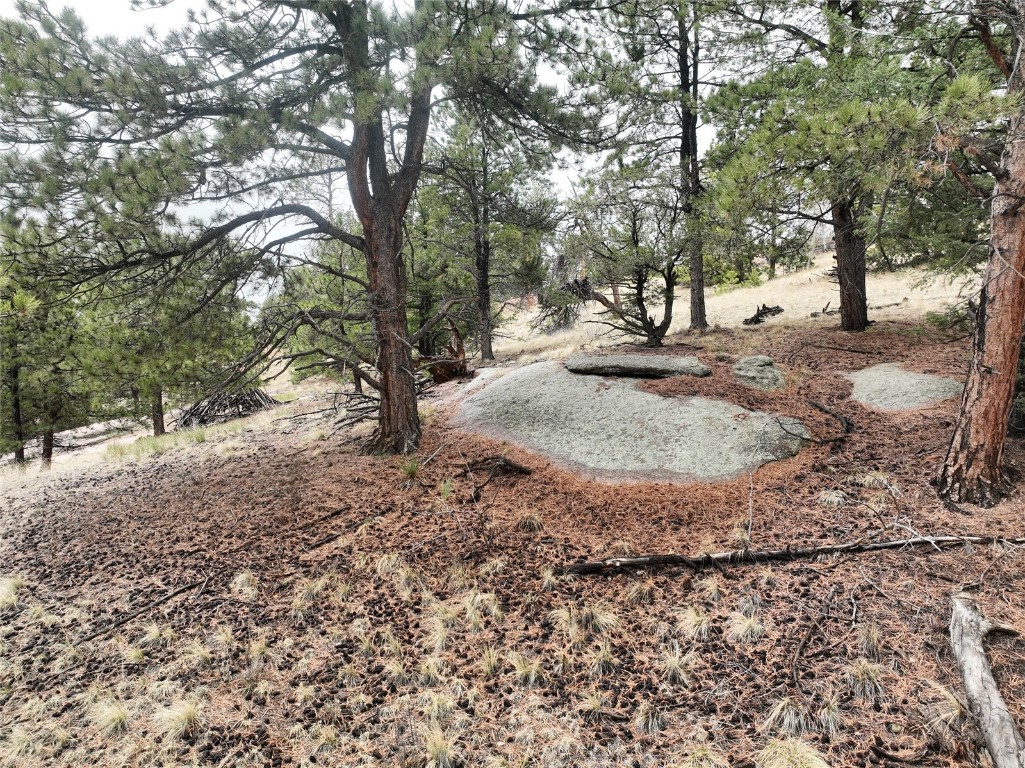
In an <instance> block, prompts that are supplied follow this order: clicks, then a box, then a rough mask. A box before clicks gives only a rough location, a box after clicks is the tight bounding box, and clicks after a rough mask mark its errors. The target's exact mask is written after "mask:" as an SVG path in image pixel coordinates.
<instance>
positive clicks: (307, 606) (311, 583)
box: [292, 576, 331, 621]
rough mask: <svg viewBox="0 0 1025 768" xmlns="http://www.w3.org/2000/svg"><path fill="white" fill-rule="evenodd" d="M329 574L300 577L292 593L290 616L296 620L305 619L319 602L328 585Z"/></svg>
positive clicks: (329, 581) (329, 580)
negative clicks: (309, 577) (306, 577)
mask: <svg viewBox="0 0 1025 768" xmlns="http://www.w3.org/2000/svg"><path fill="white" fill-rule="evenodd" d="M330 583H331V578H330V577H329V576H320V577H318V578H315V579H300V580H299V581H298V582H297V583H296V585H295V592H294V594H293V595H292V616H293V617H294V618H295V619H296V620H297V621H302V620H303V619H305V618H306V617H307V616H308V615H309V613H310V612H311V611H312V610H313V609H314V608H315V607H316V606H317V605H318V604H319V603H320V602H321V598H322V597H323V595H324V593H325V592H326V591H327V588H328V587H329V586H330Z"/></svg>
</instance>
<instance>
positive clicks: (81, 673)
mask: <svg viewBox="0 0 1025 768" xmlns="http://www.w3.org/2000/svg"><path fill="white" fill-rule="evenodd" d="M835 324H836V323H835V318H823V319H820V320H816V321H802V322H799V323H793V324H782V323H776V324H774V323H771V322H770V324H768V325H767V326H765V327H761V328H757V329H753V330H751V329H744V330H739V329H737V330H729V329H718V330H714V331H712V332H709V333H707V334H703V335H696V334H690V335H679V336H676V337H674V338H673V339H671V344H670V345H669V347H668V348H667V353H669V354H688V355H696V356H697V357H699V358H700V359H701V360H702V361H703V362H705V363H706V364H708V365H709V366H711V367H712V368H713V370H714V371H716V372H719V371H720V369H723V368H724V367H728V366H729V365H730V362H731V360H732V359H734V358H735V357H736V356H738V355H742V354H750V353H751V352H753V351H758V352H761V353H764V354H768V355H770V356H772V357H773V358H774V359H775V360H776V361H777V363H778V364H780V365H781V367H783V368H784V369H785V370H787V371H788V385H787V386H786V388H784V389H782V390H779V391H777V392H774V393H763V392H756V391H753V390H751V389H749V388H746V387H743V386H742V385H739V384H737V385H735V386H734V385H730V384H724V383H723V382H724V381H726V380H727V379H728V377H726V376H725V375H723V376H716V375H714V374H713V376H712V377H709V378H708V379H690V378H673V379H666V380H662V381H659V382H651V383H649V384H647V385H645V386H646V387H647V388H648V389H649V390H650V391H652V392H656V393H658V394H661V395H664V396H666V397H685V396H690V395H704V396H713V397H717V398H721V399H725V400H729V401H732V402H735V403H737V404H739V405H741V406H744V407H746V408H754V409H758V410H765V411H771V412H773V413H779V414H784V415H791V416H794V417H797V418H799V419H801V421H802V422H804V423H805V424H806V425H807V426H808V428H809V430H810V431H811V433H812V435H813V436H814V437H815V438H817V439H819V440H821V441H822V442H819V443H814V444H810V445H808V446H807V447H806V448H804V449H803V450H802V451H801V452H800V453H799V454H798V455H797V456H795V457H794V458H792V459H788V460H785V461H780V462H776V463H773V464H770V465H767V466H764V467H762V468H761V469H759V470H757V471H755V472H753V473H750V474H745V475H743V476H741V477H737V478H735V479H733V480H729V481H725V482H718V483H705V484H690V485H684V484H668V483H663V484H659V483H647V482H637V483H629V484H603V483H600V482H595V481H593V480H589V479H586V478H583V477H581V476H578V475H575V474H573V473H572V472H569V471H567V470H564V469H560V468H559V467H557V466H554V465H552V464H551V463H549V462H547V461H546V460H544V459H543V458H541V457H539V456H537V455H535V454H531V453H529V452H526V451H524V450H521V449H519V448H517V447H515V446H513V445H510V444H506V443H502V442H498V441H494V440H489V439H486V438H483V437H478V436H471V435H467V434H465V433H463V432H460V431H458V430H456V429H454V428H453V427H452V426H451V425H450V424H449V421H448V417H447V406H443V405H439V404H437V403H440V402H441V401H438V400H436V401H435V403H436V404H434V405H432V401H431V400H430V399H427V400H425V401H424V403H423V404H422V406H421V408H422V413H423V416H424V422H425V429H424V440H423V445H422V447H421V449H420V450H419V451H418V453H417V460H416V461H412V460H410V459H402V458H395V457H374V456H366V455H362V454H361V453H360V447H361V444H362V441H363V440H364V439H365V436H366V429H365V428H363V429H360V428H357V429H355V430H340V431H335V430H334V427H333V425H334V421H335V419H336V418H337V416H336V415H335V414H334V413H333V412H332V411H331V410H330V406H331V402H332V401H331V396H330V394H329V393H328V391H327V390H329V389H330V387H329V386H321V387H318V386H316V385H313V384H307V385H306V388H305V389H304V390H303V393H302V396H301V397H300V398H299V399H298V400H296V401H295V402H293V403H290V404H288V405H286V406H282V407H281V408H280V409H277V410H276V411H273V412H270V413H264V414H260V415H258V416H255V417H251V418H250V419H248V420H245V421H242V422H238V423H236V424H235V425H233V426H232V427H231V428H229V429H222V430H210V431H209V432H208V433H207V434H206V437H205V439H204V440H203V441H202V442H198V441H197V442H189V443H181V442H179V443H176V444H170V443H169V444H168V447H167V448H166V450H156V451H154V452H152V453H148V454H145V455H140V456H137V457H134V458H132V457H125V456H122V458H120V459H115V458H113V457H111V458H108V459H107V460H105V461H97V462H94V463H92V464H91V465H81V466H76V467H75V468H74V471H68V470H63V471H62V470H60V468H57V469H55V470H54V472H53V473H51V474H50V475H49V476H22V477H19V476H17V475H14V474H7V475H6V476H5V477H4V478H3V483H4V489H3V492H2V493H0V763H2V762H6V763H8V764H10V765H14V766H35V765H62V764H63V765H75V766H85V765H99V766H121V765H126V766H128V765H130V766H152V765H167V766H179V765H203V766H272V767H273V766H279V765H290V766H291V765H303V766H307V765H318V766H320V765H345V766H364V765H365V766H409V767H410V768H413V767H416V768H420V767H421V766H436V767H437V768H442V767H443V766H445V765H455V766H475V765H486V766H487V765H493V766H533V765H537V766H556V767H558V766H638V768H640V767H642V766H643V767H645V768H646V767H647V766H652V767H653V768H654V767H659V768H661V766H670V765H708V766H713V765H736V766H752V765H754V764H755V762H756V761H757V763H758V764H759V765H763V766H765V768H773V766H780V765H787V764H788V763H780V762H776V763H773V762H772V759H773V757H774V754H773V753H772V749H775V750H776V752H777V753H778V752H780V751H781V750H782V749H783V748H784V747H783V746H781V745H789V746H791V747H792V746H793V743H792V742H787V741H785V739H786V738H787V737H789V736H800V738H801V740H802V743H804V744H807V745H810V746H812V747H813V748H815V749H817V750H818V751H819V752H820V753H821V754H822V755H824V756H825V759H826V760H827V761H828V764H829V765H832V766H862V765H893V766H897V765H906V764H909V763H914V764H917V765H923V766H954V765H980V766H981V765H986V764H987V763H986V759H985V758H984V757H980V748H979V745H978V741H977V736H978V734H977V733H976V731H975V729H974V726H973V725H972V723H971V721H970V718H969V717H968V716H967V713H966V711H965V706H964V704H963V693H962V690H963V689H962V686H961V684H960V681H959V678H958V673H957V670H956V667H955V665H954V661H953V657H952V653H951V650H950V647H949V642H948V637H947V625H948V622H949V617H950V599H949V596H950V594H951V593H952V592H953V591H956V590H958V589H960V588H962V587H965V586H969V587H970V588H971V590H972V592H973V594H974V595H975V596H976V597H977V599H978V601H979V604H980V607H981V610H982V612H983V613H984V614H985V615H986V616H987V618H989V619H991V620H993V621H998V622H1001V623H1004V624H1008V625H1012V626H1016V627H1017V628H1019V629H1022V630H1025V605H1023V603H1022V600H1021V595H1022V594H1025V558H1023V555H1022V549H1021V548H1013V547H1009V546H1003V545H994V546H975V547H972V546H966V545H958V546H955V547H945V548H939V547H936V548H932V547H915V548H905V549H899V550H894V551H888V552H879V553H871V554H846V555H840V556H834V557H828V558H823V559H820V560H816V561H811V560H795V561H791V562H778V563H773V564H771V565H765V564H762V565H751V564H739V565H729V566H724V567H722V568H720V569H713V570H706V571H703V572H699V573H692V572H691V571H690V570H689V569H687V568H682V567H677V568H664V569H660V570H650V571H645V570H644V569H629V570H626V571H623V572H618V573H615V574H612V575H598V576H578V577H576V578H570V577H566V576H560V575H559V568H560V567H561V566H563V565H565V564H568V563H573V562H577V561H581V560H592V559H596V558H603V557H610V556H619V555H625V554H650V553H669V552H675V553H680V554H685V555H698V554H701V553H706V552H716V551H723V550H735V549H738V548H744V547H748V548H750V549H751V550H761V549H774V548H780V547H787V546H791V547H800V546H806V545H821V544H827V543H834V542H856V541H862V542H870V541H878V540H889V539H903V538H908V537H911V536H913V535H940V534H943V535H965V534H984V535H989V536H996V537H1020V536H1022V535H1023V534H1025V514H1023V512H1025V500H1023V498H1022V494H1021V492H1020V491H1017V492H1015V494H1014V495H1012V496H1011V498H1009V499H1007V500H1005V501H1004V502H1002V503H1001V504H999V505H998V506H996V507H994V508H991V509H981V508H974V507H953V506H946V505H944V504H943V503H941V502H940V501H939V500H938V498H937V497H936V494H935V491H934V489H933V486H932V485H931V480H932V478H933V476H934V475H935V473H936V470H937V467H938V465H939V462H940V461H941V460H942V458H943V454H944V450H945V448H946V444H947V441H948V439H949V434H950V429H951V425H952V421H953V417H954V414H955V410H956V407H957V404H956V400H950V401H945V402H944V403H942V404H940V405H937V406H935V407H931V408H927V409H923V410H920V411H913V412H905V413H880V412H875V411H870V410H868V409H866V408H864V407H862V406H860V405H858V404H857V403H855V402H854V401H852V400H850V399H849V397H848V395H849V393H850V390H851V386H852V385H851V382H850V380H848V379H846V378H844V377H843V376H841V375H840V372H843V371H853V370H858V369H861V368H864V367H866V366H868V365H873V364H876V363H880V362H899V363H901V364H902V365H903V366H904V367H905V368H907V369H908V370H913V371H919V372H928V373H938V374H944V375H952V376H959V375H963V371H964V367H965V361H966V359H967V354H968V342H967V340H966V339H963V338H960V339H959V338H957V337H956V336H954V335H952V334H949V333H943V332H939V331H937V330H935V329H933V328H931V327H929V326H925V325H922V324H921V323H916V322H909V321H903V320H901V321H885V322H879V323H877V324H876V325H874V326H872V328H871V329H870V330H869V331H867V332H866V333H863V334H858V335H849V334H841V333H839V332H837V331H835V330H832V328H833V327H834V326H835ZM712 387H714V391H712V390H709V388H712ZM706 390H707V391H706ZM809 401H815V402H818V403H819V404H821V405H824V406H825V407H826V408H827V409H829V410H831V411H833V412H834V413H837V414H842V415H843V416H844V417H845V418H847V419H848V420H849V421H850V423H851V424H852V429H851V431H850V432H849V433H847V434H844V433H843V432H842V430H841V429H840V427H839V422H838V420H837V419H835V418H833V417H831V416H829V415H827V414H825V413H823V412H822V411H820V410H817V409H816V408H814V407H812V406H811V405H810V402H809ZM324 408H327V409H328V410H326V411H324V410H321V409H324ZM302 414H310V415H308V416H303V415H302ZM833 438H837V439H833ZM495 456H501V457H505V458H507V459H509V460H511V461H513V462H516V463H518V464H520V465H523V466H525V467H527V468H529V469H530V470H531V471H532V472H531V474H529V475H528V474H518V473H512V472H503V471H495V472H492V471H491V470H490V469H489V468H488V467H489V466H492V467H493V466H495V462H491V463H490V464H489V463H488V462H487V461H486V460H487V459H488V458H489V457H495ZM1007 457H1008V463H1009V467H1010V468H1011V471H1012V472H1013V473H1014V474H1015V476H1020V471H1021V468H1022V466H1023V464H1025V444H1023V441H1022V440H1019V439H1012V440H1010V442H1009V444H1008V451H1007ZM987 648H988V651H989V655H990V660H991V663H992V665H993V669H994V673H995V675H996V678H997V681H998V683H999V685H1000V687H1001V689H1002V692H1003V695H1004V697H1005V699H1006V700H1007V702H1008V703H1009V705H1010V707H1011V710H1012V713H1013V714H1014V716H1015V717H1016V718H1017V722H1018V724H1019V726H1020V727H1021V726H1025V641H1023V640H1022V639H1021V638H1020V637H1018V638H1016V637H1011V636H1006V635H999V636H993V637H992V638H990V639H989V640H988V641H987ZM767 750H768V751H767ZM775 756H776V757H778V754H777V755H775ZM716 758H718V759H719V762H714V760H715V759H716ZM688 760H690V761H691V762H688ZM702 761H703V762H702ZM790 764H791V765H797V763H790ZM801 765H814V763H810V762H809V763H801Z"/></svg>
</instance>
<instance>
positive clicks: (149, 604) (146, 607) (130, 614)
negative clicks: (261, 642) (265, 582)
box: [78, 576, 210, 643]
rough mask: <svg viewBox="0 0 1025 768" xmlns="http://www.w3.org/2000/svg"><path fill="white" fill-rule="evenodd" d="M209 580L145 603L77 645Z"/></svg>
mask: <svg viewBox="0 0 1025 768" xmlns="http://www.w3.org/2000/svg"><path fill="white" fill-rule="evenodd" d="M209 580H210V577H209V576H207V577H206V578H205V579H200V580H199V581H194V582H192V583H191V584H186V585H185V586H184V587H179V588H178V589H176V590H174V592H171V593H170V594H168V595H164V596H163V597H160V598H157V599H156V600H154V601H153V602H152V603H147V604H146V605H144V606H143V607H142V608H140V609H138V610H137V611H132V612H131V613H129V614H128V615H127V616H124V617H122V618H120V619H118V620H117V621H115V622H114V623H113V624H108V625H107V626H105V627H102V628H101V629H97V630H96V631H95V632H93V633H92V634H89V635H86V636H85V637H83V638H82V639H81V640H79V641H78V642H79V643H85V642H88V641H89V640H95V639H96V638H97V637H99V636H100V635H105V634H107V633H108V632H110V631H111V630H114V629H117V628H118V627H120V626H123V625H125V624H127V623H128V622H130V621H131V620H132V619H134V618H137V617H139V616H141V615H142V614H144V613H146V611H149V610H151V609H153V608H156V607H157V606H158V605H162V604H164V603H166V602H167V601H169V600H171V599H173V598H175V597H178V595H180V594H182V593H183V592H188V591H189V590H192V589H195V588H196V587H198V586H202V585H205V584H206V583H207V581H209Z"/></svg>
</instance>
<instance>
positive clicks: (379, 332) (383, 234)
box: [364, 206, 420, 453]
mask: <svg viewBox="0 0 1025 768" xmlns="http://www.w3.org/2000/svg"><path fill="white" fill-rule="evenodd" d="M381 208H382V209H383V208H384V206H381ZM372 227H373V229H372V231H371V232H370V233H369V237H368V238H367V240H368V246H369V249H368V250H369V252H368V254H367V265H368V267H369V270H368V272H369V275H368V276H369V282H370V307H371V312H372V316H373V321H374V335H375V337H376V340H377V369H378V371H379V373H380V382H381V413H380V421H379V425H378V434H377V437H376V438H375V441H374V444H373V448H374V450H375V451H377V452H380V453H409V452H411V451H414V450H416V447H417V446H418V445H419V444H420V419H419V416H418V415H417V411H416V380H415V378H414V375H413V370H414V365H413V354H412V353H413V349H412V345H411V344H410V343H409V329H408V327H407V325H406V269H405V265H404V263H403V259H402V253H401V250H400V249H401V232H402V218H401V215H396V213H395V212H394V211H387V210H379V212H378V214H377V215H376V216H375V217H374V222H373V224H372ZM364 231H366V223H364Z"/></svg>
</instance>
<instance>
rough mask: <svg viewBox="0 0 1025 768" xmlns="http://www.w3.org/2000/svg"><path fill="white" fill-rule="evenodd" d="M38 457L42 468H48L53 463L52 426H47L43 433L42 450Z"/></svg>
mask: <svg viewBox="0 0 1025 768" xmlns="http://www.w3.org/2000/svg"><path fill="white" fill-rule="evenodd" d="M39 458H40V460H41V461H42V463H43V468H44V469H48V468H49V467H50V465H51V464H53V427H47V428H46V431H45V432H44V433H43V451H42V453H41V454H40V457H39Z"/></svg>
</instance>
